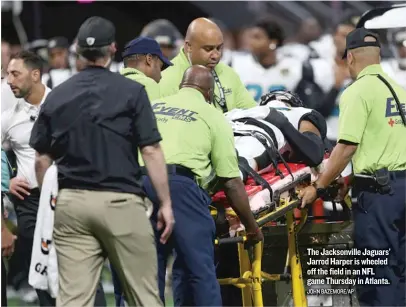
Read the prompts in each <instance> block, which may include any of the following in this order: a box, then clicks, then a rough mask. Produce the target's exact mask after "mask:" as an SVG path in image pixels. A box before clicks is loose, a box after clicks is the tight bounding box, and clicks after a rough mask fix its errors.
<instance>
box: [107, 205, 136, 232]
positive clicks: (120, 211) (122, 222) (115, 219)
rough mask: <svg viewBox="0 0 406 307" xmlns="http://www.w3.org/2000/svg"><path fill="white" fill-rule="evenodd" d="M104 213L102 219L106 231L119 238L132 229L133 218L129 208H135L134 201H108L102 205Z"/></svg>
mask: <svg viewBox="0 0 406 307" xmlns="http://www.w3.org/2000/svg"><path fill="white" fill-rule="evenodd" d="M104 205H105V206H106V211H105V213H104V219H105V223H106V226H107V228H108V229H107V231H108V232H110V233H111V234H112V235H113V236H121V235H128V234H130V233H131V232H132V231H133V229H134V227H133V223H134V219H133V218H134V217H133V214H132V212H134V210H131V206H136V205H137V204H136V201H135V200H134V199H130V198H117V199H113V200H108V201H106V202H105V204H104Z"/></svg>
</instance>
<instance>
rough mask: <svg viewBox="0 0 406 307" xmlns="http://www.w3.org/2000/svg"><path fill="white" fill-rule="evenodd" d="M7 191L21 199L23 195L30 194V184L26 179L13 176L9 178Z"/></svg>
mask: <svg viewBox="0 0 406 307" xmlns="http://www.w3.org/2000/svg"><path fill="white" fill-rule="evenodd" d="M9 191H10V193H11V194H13V195H14V196H16V197H17V198H19V199H21V200H23V199H24V197H25V196H28V195H30V192H29V191H30V186H29V184H28V181H27V180H26V179H24V178H18V177H14V178H12V179H11V180H10V186H9Z"/></svg>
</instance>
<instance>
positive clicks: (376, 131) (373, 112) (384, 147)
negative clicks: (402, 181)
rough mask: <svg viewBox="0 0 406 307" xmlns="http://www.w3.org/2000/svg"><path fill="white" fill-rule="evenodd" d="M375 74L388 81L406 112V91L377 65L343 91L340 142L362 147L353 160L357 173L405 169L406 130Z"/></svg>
mask: <svg viewBox="0 0 406 307" xmlns="http://www.w3.org/2000/svg"><path fill="white" fill-rule="evenodd" d="M376 74H380V75H381V76H382V77H384V78H385V79H386V80H387V81H388V82H389V84H390V85H391V86H392V88H393V90H394V91H395V93H396V95H397V96H398V98H399V101H400V102H401V107H402V108H403V110H404V111H405V112H406V107H405V103H406V91H405V90H404V89H403V88H402V87H401V86H400V85H399V84H397V83H396V82H395V81H393V80H392V79H391V78H390V77H389V76H388V75H387V74H385V73H384V72H383V70H382V68H381V66H380V65H378V64H377V65H370V66H368V67H366V68H365V69H364V70H362V71H361V73H360V74H359V75H358V77H357V79H356V80H355V81H354V82H353V83H352V84H351V85H350V86H349V87H348V88H347V89H346V90H345V91H344V92H343V94H342V96H341V99H340V116H339V135H338V139H339V140H346V141H349V142H354V143H358V144H359V145H358V148H357V151H356V152H355V155H354V157H353V167H354V173H355V174H360V173H366V174H367V173H369V174H371V173H373V172H374V171H376V170H378V169H381V168H383V167H387V168H388V169H389V170H390V171H395V170H406V141H405V140H406V127H405V126H403V124H402V119H401V117H400V115H399V110H398V109H397V106H396V102H395V100H394V98H393V96H392V94H391V92H390V90H389V89H388V87H387V86H386V85H385V83H383V82H382V81H381V80H379V79H378V77H377V76H376Z"/></svg>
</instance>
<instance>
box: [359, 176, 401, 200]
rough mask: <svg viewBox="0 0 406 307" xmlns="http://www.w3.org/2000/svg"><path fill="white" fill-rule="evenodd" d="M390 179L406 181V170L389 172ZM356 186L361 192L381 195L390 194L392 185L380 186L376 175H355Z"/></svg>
mask: <svg viewBox="0 0 406 307" xmlns="http://www.w3.org/2000/svg"><path fill="white" fill-rule="evenodd" d="M388 175H389V179H390V180H393V181H396V180H399V179H405V178H406V170H403V171H390V172H388ZM354 186H355V188H356V189H357V190H358V191H359V192H361V191H368V192H372V193H381V194H387V193H390V191H391V186H390V184H389V183H388V184H385V185H380V184H379V183H378V182H377V180H376V177H375V176H374V175H370V174H368V175H365V174H361V175H358V176H357V175H355V177H354Z"/></svg>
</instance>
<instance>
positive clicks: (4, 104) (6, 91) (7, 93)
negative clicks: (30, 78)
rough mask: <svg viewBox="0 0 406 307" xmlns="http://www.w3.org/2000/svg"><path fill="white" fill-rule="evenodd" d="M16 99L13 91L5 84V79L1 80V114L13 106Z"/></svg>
mask: <svg viewBox="0 0 406 307" xmlns="http://www.w3.org/2000/svg"><path fill="white" fill-rule="evenodd" d="M16 102H17V98H16V97H15V96H14V94H13V91H12V90H11V88H10V86H9V85H8V84H7V79H6V78H4V79H2V80H1V114H3V113H4V112H5V111H7V110H8V109H10V108H11V107H12V106H14V105H15V104H16Z"/></svg>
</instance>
